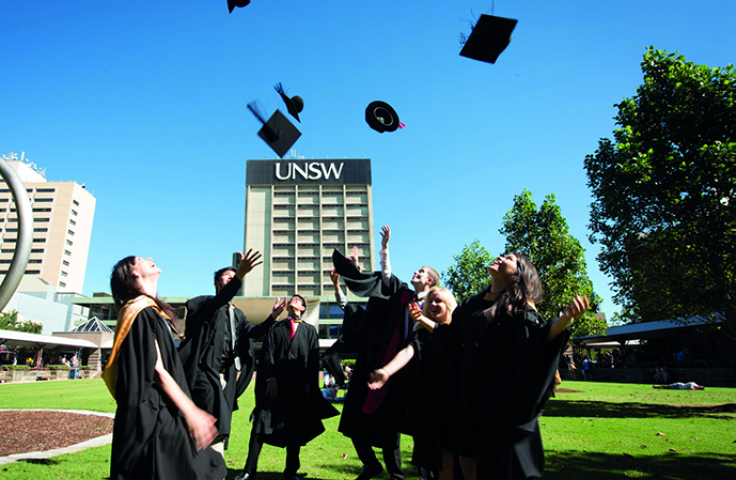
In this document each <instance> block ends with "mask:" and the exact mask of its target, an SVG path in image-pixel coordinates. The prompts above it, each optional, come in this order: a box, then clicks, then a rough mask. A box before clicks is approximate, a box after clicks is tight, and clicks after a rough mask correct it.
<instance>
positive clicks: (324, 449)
mask: <svg viewBox="0 0 736 480" xmlns="http://www.w3.org/2000/svg"><path fill="white" fill-rule="evenodd" d="M562 388H564V389H568V390H573V391H572V392H561V393H558V394H557V397H556V398H554V399H552V400H551V401H550V403H549V404H548V406H547V409H546V412H545V416H544V417H542V419H541V424H542V434H543V436H544V442H545V449H546V452H547V473H546V475H545V478H547V479H553V480H554V479H557V480H577V479H579V480H596V479H604V480H608V479H614V478H616V479H619V478H627V477H635V478H663V479H664V478H667V479H682V480H689V479H694V480H699V479H703V480H705V479H708V480H719V479H724V480H725V479H729V480H731V479H734V478H736V389H727V388H708V389H706V390H705V391H681V390H654V389H652V388H651V386H649V385H631V384H606V383H584V382H565V383H564V384H563V385H562ZM253 402H254V400H253V391H252V387H251V389H249V390H248V391H247V392H246V393H245V395H243V397H241V402H240V403H241V409H240V410H239V411H238V412H236V413H235V416H234V419H233V432H234V435H233V437H232V439H231V442H230V449H229V450H228V451H227V452H226V455H225V456H226V460H227V463H228V468H229V474H228V478H233V477H234V476H235V475H237V473H239V471H240V469H241V468H242V466H243V463H244V462H245V457H246V454H247V443H248V437H249V434H250V425H249V423H248V416H249V414H250V412H251V410H252V409H253ZM0 408H61V409H74V410H97V411H103V412H113V411H114V410H115V405H114V402H113V401H112V399H111V397H110V395H109V393H108V391H107V389H106V388H105V386H104V384H103V383H102V381H101V380H80V381H75V382H69V381H59V382H43V383H30V384H17V385H13V384H9V385H1V386H0ZM338 408H340V406H338ZM338 421H339V419H338V418H332V419H329V420H327V421H326V422H325V426H326V428H327V432H325V433H324V434H323V435H321V436H320V437H318V438H317V439H316V440H314V441H312V442H311V443H310V444H309V445H308V446H307V447H305V448H303V449H302V469H301V471H300V472H303V473H305V474H306V475H308V477H309V478H312V479H350V480H352V479H354V478H355V477H356V476H357V475H358V473H360V464H359V463H360V462H359V461H358V459H357V457H356V455H355V452H354V450H353V448H352V445H351V443H350V441H349V439H347V438H345V437H343V436H342V435H341V434H340V433H338V432H337V425H338ZM402 442H403V443H402V450H403V453H404V459H405V464H404V467H405V469H406V470H407V473H408V475H409V477H416V470H415V469H414V468H413V467H412V466H411V465H409V464H408V463H407V460H408V459H409V458H410V457H411V455H410V452H411V447H412V442H411V438H410V437H404V439H403V441H402ZM109 456H110V446H109V445H108V446H105V447H99V448H93V449H88V450H86V451H84V452H80V453H75V454H70V455H62V456H58V457H54V458H52V459H49V460H43V461H37V462H35V463H28V462H19V463H14V464H7V465H0V479H4V478H8V479H18V480H23V479H29V480H30V479H33V480H43V479H49V480H58V479H64V480H69V479H99V478H106V477H108V475H109ZM284 457H285V452H284V451H283V450H281V449H279V448H274V447H269V446H265V447H264V449H263V453H262V454H261V459H260V463H259V473H258V479H259V480H282V476H281V471H282V470H283V467H284ZM379 458H380V455H379ZM379 478H382V479H383V480H386V479H387V478H388V475H387V474H385V473H384V474H383V475H382V476H381V477H379Z"/></svg>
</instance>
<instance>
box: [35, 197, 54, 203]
mask: <svg viewBox="0 0 736 480" xmlns="http://www.w3.org/2000/svg"><path fill="white" fill-rule="evenodd" d="M33 201H34V202H53V201H54V199H53V198H34V199H33Z"/></svg>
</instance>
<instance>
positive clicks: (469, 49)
mask: <svg viewBox="0 0 736 480" xmlns="http://www.w3.org/2000/svg"><path fill="white" fill-rule="evenodd" d="M517 22H518V20H514V19H513V18H504V17H495V16H493V15H485V14H484V15H481V16H480V19H478V23H476V24H475V27H474V28H473V31H472V32H471V33H470V36H469V37H468V38H467V39H466V41H465V46H463V49H462V50H461V51H460V55H461V56H463V57H467V58H472V59H474V60H480V61H481V62H488V63H496V60H497V59H498V56H499V55H501V52H503V51H504V49H505V48H506V47H507V46H508V44H509V42H511V32H513V31H514V28H515V27H516V23H517Z"/></svg>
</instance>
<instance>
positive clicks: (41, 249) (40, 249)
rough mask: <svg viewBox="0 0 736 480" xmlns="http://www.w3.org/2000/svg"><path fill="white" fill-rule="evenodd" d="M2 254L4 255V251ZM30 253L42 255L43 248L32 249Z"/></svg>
mask: <svg viewBox="0 0 736 480" xmlns="http://www.w3.org/2000/svg"><path fill="white" fill-rule="evenodd" d="M11 252H12V250H11ZM3 253H5V250H3ZM31 253H43V248H32V249H31Z"/></svg>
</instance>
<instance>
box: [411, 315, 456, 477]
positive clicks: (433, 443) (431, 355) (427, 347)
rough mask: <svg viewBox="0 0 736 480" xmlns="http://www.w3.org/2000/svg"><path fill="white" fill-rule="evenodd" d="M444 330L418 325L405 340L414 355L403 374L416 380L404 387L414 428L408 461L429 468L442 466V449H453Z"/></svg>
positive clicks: (449, 373) (447, 346)
mask: <svg viewBox="0 0 736 480" xmlns="http://www.w3.org/2000/svg"><path fill="white" fill-rule="evenodd" d="M448 329H449V325H437V326H436V327H435V332H434V333H430V332H428V331H427V330H425V329H424V328H422V329H420V330H417V332H416V333H415V334H414V335H413V336H412V337H411V341H410V342H409V345H411V346H412V348H413V349H414V358H412V361H411V362H410V363H409V364H408V365H407V367H409V368H412V370H409V371H408V372H407V373H409V376H410V377H411V378H416V379H417V382H416V383H415V384H413V385H412V387H411V389H406V391H407V393H408V394H409V395H408V396H407V398H406V405H407V410H406V412H407V415H409V416H411V417H412V419H413V421H414V431H415V433H414V452H413V457H412V463H413V464H415V465H417V466H420V467H424V468H426V469H429V470H433V471H438V470H441V469H442V448H445V449H447V450H452V448H453V442H452V438H453V436H452V434H453V429H454V423H453V419H452V405H453V401H454V398H455V395H454V391H453V383H454V382H453V381H452V366H451V362H450V338H449V335H448V334H447V333H448V332H447V330H448ZM415 363H418V365H414V364H415ZM407 367H405V368H407Z"/></svg>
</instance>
